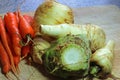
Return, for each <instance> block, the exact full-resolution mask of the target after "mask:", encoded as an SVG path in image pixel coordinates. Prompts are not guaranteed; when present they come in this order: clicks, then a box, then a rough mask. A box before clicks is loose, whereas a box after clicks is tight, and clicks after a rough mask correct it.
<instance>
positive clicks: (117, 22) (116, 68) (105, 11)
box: [0, 5, 120, 80]
mask: <svg viewBox="0 0 120 80" xmlns="http://www.w3.org/2000/svg"><path fill="white" fill-rule="evenodd" d="M73 12H74V16H75V23H77V24H85V23H93V24H96V25H99V26H101V27H102V28H103V30H104V31H105V33H106V37H107V40H106V42H107V41H108V40H114V41H115V43H116V45H115V50H114V55H115V57H114V61H113V62H114V63H113V70H112V73H113V74H114V75H116V76H118V77H119V76H120V9H119V8H118V7H117V6H114V5H109V6H96V7H87V8H77V9H73ZM25 14H28V15H33V14H34V12H29V13H28V12H27V13H25ZM34 65H35V64H34ZM19 68H20V74H19V76H18V77H19V79H20V80H61V79H58V78H55V77H51V76H49V75H48V74H47V73H45V71H44V68H43V67H41V66H40V65H35V66H33V64H31V65H28V64H26V62H25V61H24V60H23V61H21V63H20V64H19ZM9 74H10V76H11V77H12V78H13V80H17V78H16V77H15V76H14V75H13V74H12V73H11V72H10V73H9ZM0 80H7V79H6V77H5V76H4V75H3V74H2V73H0ZM78 80H80V79H78ZM94 80H97V79H94ZM107 80H111V79H107Z"/></svg>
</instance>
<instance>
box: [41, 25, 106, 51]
mask: <svg viewBox="0 0 120 80" xmlns="http://www.w3.org/2000/svg"><path fill="white" fill-rule="evenodd" d="M39 29H40V30H39V31H40V32H41V33H42V34H43V35H49V36H52V37H56V38H59V37H61V36H65V35H68V34H73V35H77V34H85V35H86V36H87V38H88V39H89V40H90V42H91V50H92V51H93V52H94V51H96V50H97V49H99V48H102V47H103V46H104V45H105V41H106V35H105V32H104V31H103V29H102V28H101V27H99V26H97V25H93V24H86V25H79V24H59V25H41V26H40V28H39Z"/></svg>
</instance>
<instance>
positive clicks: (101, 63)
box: [90, 40, 115, 78]
mask: <svg viewBox="0 0 120 80" xmlns="http://www.w3.org/2000/svg"><path fill="white" fill-rule="evenodd" d="M114 46H115V43H114V41H111V40H110V41H108V43H107V44H106V46H105V47H103V48H101V49H98V50H96V51H95V53H93V54H92V56H91V60H90V61H91V69H90V74H92V75H93V76H94V77H98V78H106V77H107V75H109V74H111V71H112V63H113V58H114Z"/></svg>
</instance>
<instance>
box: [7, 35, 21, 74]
mask: <svg viewBox="0 0 120 80" xmlns="http://www.w3.org/2000/svg"><path fill="white" fill-rule="evenodd" d="M10 37H11V36H10V35H9V34H8V33H7V39H8V44H9V47H10V49H11V51H12V55H13V60H14V64H15V67H16V71H17V73H18V74H19V72H20V71H19V66H18V64H19V62H20V57H21V56H19V55H16V54H15V51H14V50H13V46H12V40H11V38H10Z"/></svg>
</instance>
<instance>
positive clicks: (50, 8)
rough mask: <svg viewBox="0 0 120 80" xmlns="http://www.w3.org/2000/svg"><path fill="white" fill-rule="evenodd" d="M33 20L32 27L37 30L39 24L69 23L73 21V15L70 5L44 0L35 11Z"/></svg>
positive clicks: (53, 0)
mask: <svg viewBox="0 0 120 80" xmlns="http://www.w3.org/2000/svg"><path fill="white" fill-rule="evenodd" d="M34 20H35V23H34V27H35V30H36V31H37V30H38V29H37V28H38V27H39V25H40V24H61V23H68V24H69V23H73V22H74V17H73V12H72V9H71V8H70V7H68V6H66V5H63V4H60V3H58V2H56V1H55V0H46V1H45V2H44V3H42V4H41V5H40V6H39V7H38V8H37V10H36V11H35V14H34Z"/></svg>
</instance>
